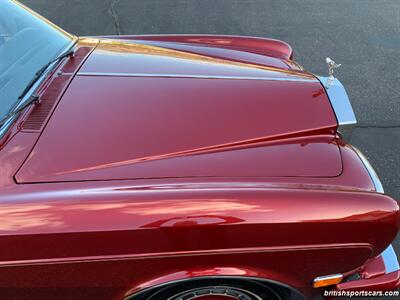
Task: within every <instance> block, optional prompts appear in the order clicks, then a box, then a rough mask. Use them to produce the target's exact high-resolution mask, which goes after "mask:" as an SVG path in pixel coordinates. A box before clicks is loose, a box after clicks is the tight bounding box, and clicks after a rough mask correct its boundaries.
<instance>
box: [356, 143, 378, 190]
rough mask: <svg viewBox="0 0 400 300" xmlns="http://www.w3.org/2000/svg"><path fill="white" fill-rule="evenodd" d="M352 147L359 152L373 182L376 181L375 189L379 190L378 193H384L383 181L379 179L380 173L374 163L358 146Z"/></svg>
mask: <svg viewBox="0 0 400 300" xmlns="http://www.w3.org/2000/svg"><path fill="white" fill-rule="evenodd" d="M352 148H353V149H354V151H355V152H356V153H357V155H358V157H359V158H360V159H361V161H362V163H363V164H364V166H365V168H366V169H367V171H368V174H369V176H370V177H371V179H372V182H373V183H374V186H375V191H376V192H378V193H382V194H383V193H385V190H384V189H383V185H382V182H381V180H380V179H379V176H378V174H377V173H376V171H375V170H374V168H373V167H372V165H371V164H370V162H369V161H368V159H367V158H366V157H365V155H364V154H363V153H362V152H361V151H360V150H359V149H358V148H357V147H355V146H352Z"/></svg>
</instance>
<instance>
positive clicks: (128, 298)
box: [124, 275, 306, 300]
mask: <svg viewBox="0 0 400 300" xmlns="http://www.w3.org/2000/svg"><path fill="white" fill-rule="evenodd" d="M207 279H236V280H253V281H260V282H265V283H272V284H275V285H278V286H281V287H284V288H287V289H289V290H291V291H292V292H293V293H295V294H296V295H298V296H299V297H300V299H303V300H305V299H306V297H305V296H304V295H303V294H302V293H301V292H300V291H299V290H297V289H296V288H294V287H292V286H290V285H287V284H285V283H281V282H278V281H275V280H270V279H265V278H260V277H254V276H231V275H226V276H224V275H215V276H212V275H210V276H198V277H192V278H184V279H177V280H172V281H169V282H165V283H161V284H157V285H155V286H152V287H147V288H143V289H141V290H139V291H137V292H135V293H133V294H130V295H126V296H125V298H124V300H135V299H136V297H138V296H141V295H143V294H144V293H146V292H150V291H152V290H156V289H159V288H162V287H165V286H168V285H173V284H178V283H183V282H188V281H197V280H207ZM130 292H131V291H130ZM128 293H129V292H128Z"/></svg>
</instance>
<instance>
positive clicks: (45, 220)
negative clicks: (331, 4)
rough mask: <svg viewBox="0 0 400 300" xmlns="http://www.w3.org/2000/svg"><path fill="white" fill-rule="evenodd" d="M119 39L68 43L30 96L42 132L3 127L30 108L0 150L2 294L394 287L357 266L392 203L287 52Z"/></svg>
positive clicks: (275, 47) (370, 254) (249, 43)
mask: <svg viewBox="0 0 400 300" xmlns="http://www.w3.org/2000/svg"><path fill="white" fill-rule="evenodd" d="M124 39H125V40H115V41H112V42H111V41H110V40H107V41H103V42H101V43H100V44H99V45H98V41H97V40H96V39H93V40H85V42H84V44H81V45H79V46H78V47H83V46H84V47H89V48H90V51H88V53H87V55H86V56H84V57H81V60H82V61H81V63H78V64H76V65H73V64H71V63H73V62H72V61H70V62H68V63H67V64H65V65H61V66H60V67H59V69H58V70H57V72H54V74H53V76H60V77H62V78H65V81H63V80H61V81H63V82H64V83H62V82H61V83H60V80H58V81H54V80H52V79H49V80H48V81H47V84H45V85H44V86H43V87H42V91H41V92H42V95H44V94H45V93H46V90H47V91H48V90H50V89H51V90H52V91H58V92H54V94H52V95H53V96H54V97H55V99H54V106H52V108H51V110H50V111H49V115H48V118H47V119H45V124H44V125H43V128H40V130H26V129H25V130H22V129H21V128H23V122H24V120H29V118H30V117H31V114H33V113H34V108H33V109H31V110H30V111H27V113H25V114H24V115H23V116H21V118H20V119H19V120H18V122H16V124H15V126H14V127H13V128H11V129H10V134H8V135H7V136H6V138H5V139H4V140H2V141H1V143H2V145H1V150H0V249H1V250H0V287H2V289H1V290H2V297H5V298H7V299H26V298H24V297H25V295H27V294H29V295H30V296H31V297H33V298H36V299H54V294H55V293H57V299H71V298H79V299H104V300H106V299H119V300H121V299H123V297H124V296H126V295H129V294H131V293H135V292H137V291H140V290H141V289H143V288H148V287H152V286H154V285H157V284H162V283H167V282H170V281H173V280H180V279H186V278H193V277H201V276H224V275H230V276H250V277H259V278H264V279H270V280H275V281H278V282H282V283H284V284H287V285H290V286H293V287H294V288H296V289H298V290H300V291H301V292H302V293H304V294H305V295H306V296H311V295H315V294H317V293H318V292H319V291H318V290H315V289H313V288H312V280H313V278H314V277H316V276H320V275H328V274H333V273H346V272H350V271H352V270H355V269H357V268H359V267H361V266H363V268H364V273H365V274H366V275H365V279H364V280H368V281H363V282H361V283H360V282H356V283H353V285H352V286H351V285H350V286H346V284H343V285H339V286H338V288H339V289H355V288H357V287H356V286H355V285H357V284H358V285H363V286H368V287H369V288H371V289H373V288H374V287H380V288H393V287H394V286H396V285H398V283H399V282H398V274H385V275H383V277H382V274H381V270H380V269H379V262H377V260H379V258H376V259H374V257H375V256H377V255H379V253H380V252H381V251H382V250H383V249H385V248H386V247H387V245H388V244H390V243H391V241H392V240H393V238H394V237H395V235H396V233H397V231H398V227H399V223H398V222H399V215H398V211H399V207H398V204H397V202H395V201H394V200H393V199H391V198H390V197H388V196H385V195H381V194H377V193H375V192H373V191H374V187H373V184H372V182H371V179H370V178H369V175H368V173H367V171H366V169H365V168H364V166H363V164H362V162H361V161H360V159H359V158H358V156H357V155H356V153H355V152H354V151H353V150H352V148H351V147H350V146H349V145H347V144H345V143H344V142H343V141H342V140H340V138H339V137H338V136H337V135H336V127H337V124H336V119H335V116H334V114H333V112H332V109H331V107H330V104H329V102H328V99H327V97H326V95H325V92H324V90H323V88H322V86H321V85H320V84H319V83H318V82H317V81H316V80H315V78H314V77H313V75H311V74H309V73H306V72H304V71H301V70H300V69H299V68H298V67H296V65H295V64H294V63H290V61H289V58H290V57H291V55H292V54H291V53H292V52H291V49H290V47H289V48H288V47H286V46H285V45H286V44H285V43H279V42H277V41H274V42H268V40H260V41H257V40H254V39H250V40H249V39H248V38H243V39H241V38H238V37H235V38H232V40H230V39H229V37H219V38H218V37H210V36H205V37H203V38H202V37H201V36H192V37H190V36H181V37H174V36H172V37H171V36H169V37H158V38H157V37H154V36H153V37H151V38H150V37H143V39H142V40H146V43H145V42H143V43H141V44H140V43H139V41H137V40H138V39H140V38H138V37H124ZM135 41H136V43H139V44H136V43H135ZM150 42H151V43H150ZM218 43H220V44H221V45H223V46H221V47H218V45H219V44H218ZM163 45H164V46H165V47H162V46H163ZM96 47H97V48H96ZM257 47H259V48H258V49H257ZM91 51H93V52H91ZM224 51H225V52H224ZM268 51H269V52H268ZM223 53H225V54H226V56H224V57H222V58H221V55H222V54H223ZM262 53H265V54H268V55H269V56H264V57H265V60H262V59H261V54H262ZM240 54H241V55H240ZM288 61H289V63H288ZM82 64H83V65H82ZM85 72H86V75H85ZM87 72H90V73H93V72H103V73H122V75H115V74H114V75H110V76H96V75H88V74H87ZM128 74H142V76H138V75H137V76H132V77H127V76H126V75H128ZM151 74H158V75H159V76H151ZM166 75H173V76H175V77H174V78H166V77H165V76H166ZM181 75H182V76H181ZM183 75H184V76H183ZM188 75H191V76H188ZM206 75H213V76H215V77H218V76H219V77H224V76H225V77H226V76H245V77H252V78H253V79H247V80H243V79H226V78H220V79H217V78H213V79H210V78H196V76H206ZM63 76H64V77H63ZM254 77H256V78H262V79H268V78H270V79H275V80H255V79H254ZM276 79H283V80H279V81H277V80H276ZM54 84H57V88H55V86H54ZM26 122H27V121H26ZM21 126H22V127H21ZM371 259H372V260H371ZM366 262H370V263H371V265H368V264H367V265H365V263H366ZM293 266H296V268H294V267H293ZM368 266H369V267H368ZM396 276H397V277H396ZM396 280H397V281H396Z"/></svg>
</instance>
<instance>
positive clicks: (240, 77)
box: [77, 72, 317, 82]
mask: <svg viewBox="0 0 400 300" xmlns="http://www.w3.org/2000/svg"><path fill="white" fill-rule="evenodd" d="M77 75H78V76H113V77H160V78H197V79H234V80H265V81H295V82H317V80H313V79H311V78H310V79H309V78H301V77H299V78H290V77H255V76H225V75H196V74H158V73H154V74H152V73H113V72H110V73H108V72H79V73H78V74H77Z"/></svg>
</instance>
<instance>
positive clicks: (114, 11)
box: [21, 0, 400, 256]
mask: <svg viewBox="0 0 400 300" xmlns="http://www.w3.org/2000/svg"><path fill="white" fill-rule="evenodd" d="M21 2H22V3H25V4H27V5H28V6H29V7H31V8H32V9H34V10H36V11H37V12H39V13H40V14H42V15H43V16H45V17H47V18H48V19H50V20H51V21H52V22H54V23H55V24H57V25H59V26H60V27H62V28H64V29H65V30H67V31H69V32H71V33H74V34H76V35H107V34H152V33H208V34H233V35H249V36H260V37H270V38H276V39H281V40H284V41H286V42H288V43H289V44H290V45H291V46H292V47H293V49H294V53H295V59H296V60H297V61H298V62H300V63H301V64H302V65H303V66H304V67H305V68H306V69H307V70H309V71H311V72H313V73H316V74H326V73H327V67H326V65H325V57H326V56H329V57H331V58H333V59H334V60H335V61H336V62H338V63H341V64H342V67H341V68H340V69H339V70H338V72H337V77H338V78H339V79H340V80H341V81H342V83H343V84H344V85H345V87H346V89H347V92H348V94H349V96H350V99H351V101H352V104H353V108H354V110H355V113H356V116H357V119H358V125H357V127H356V129H355V131H354V133H353V137H352V140H351V142H352V143H353V144H354V145H356V146H357V147H359V148H360V149H361V150H362V151H363V152H364V154H365V155H366V156H367V158H368V159H369V160H370V161H371V163H372V165H373V166H374V167H375V168H376V170H377V171H378V173H379V175H380V177H381V179H382V181H383V184H384V187H385V191H386V192H387V194H389V195H391V196H392V197H394V198H397V199H399V200H400V88H399V83H400V75H399V70H400V1H399V0H387V1H385V0H381V1H376V0H353V1H345V0H336V1H332V0H318V1H311V0H298V1H294V0H293V1H286V0H279V1H274V0H271V1H269V0H197V1H196V0H141V1H140V0H113V1H111V0H110V1H106V0H104V1H101V0H56V1H55V0H22V1H21ZM399 240H400V239H399V238H397V240H396V241H395V245H394V246H395V249H396V251H397V253H398V254H399V253H400V247H399ZM398 256H399V255H398Z"/></svg>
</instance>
